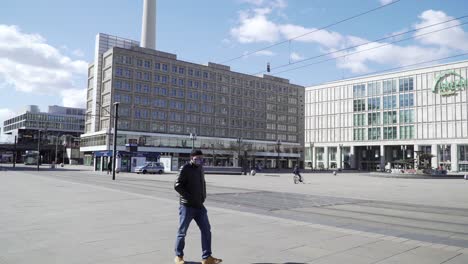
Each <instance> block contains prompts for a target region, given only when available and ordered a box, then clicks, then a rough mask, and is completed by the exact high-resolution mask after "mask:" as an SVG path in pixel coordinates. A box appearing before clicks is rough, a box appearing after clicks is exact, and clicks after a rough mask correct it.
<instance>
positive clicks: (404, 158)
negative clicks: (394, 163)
mask: <svg viewBox="0 0 468 264" xmlns="http://www.w3.org/2000/svg"><path fill="white" fill-rule="evenodd" d="M406 148H407V147H406V145H403V146H401V150H402V151H403V166H405V169H406Z"/></svg>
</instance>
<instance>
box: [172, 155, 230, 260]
mask: <svg viewBox="0 0 468 264" xmlns="http://www.w3.org/2000/svg"><path fill="white" fill-rule="evenodd" d="M174 189H175V190H176V191H177V192H178V193H179V196H180V198H179V203H180V206H179V229H178V231H177V239H176V244H175V255H176V257H175V259H174V262H175V263H176V264H184V263H185V261H184V247H185V236H186V234H187V230H188V227H189V225H190V222H192V220H195V222H196V223H197V225H198V228H199V229H200V233H201V241H202V264H218V263H221V262H222V260H221V259H217V258H214V257H213V256H212V255H211V254H212V252H211V226H210V222H209V220H208V211H207V210H206V208H205V206H204V205H203V203H204V202H205V199H206V182H205V176H204V173H203V153H202V151H201V150H198V149H194V150H192V152H191V153H190V162H189V163H188V164H185V165H184V166H183V167H182V169H181V170H180V172H179V176H178V177H177V180H176V182H175V184H174Z"/></svg>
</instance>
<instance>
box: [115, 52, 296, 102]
mask: <svg viewBox="0 0 468 264" xmlns="http://www.w3.org/2000/svg"><path fill="white" fill-rule="evenodd" d="M115 60H116V63H117V64H126V65H132V60H133V59H132V57H131V56H124V55H116V56H115ZM152 64H153V62H152V61H150V60H143V59H138V58H137V59H136V66H137V67H140V68H144V69H147V70H152V69H153V68H154V70H157V71H162V72H169V69H170V72H172V73H173V74H178V75H184V76H186V74H187V76H193V77H197V78H203V79H207V80H212V81H216V80H217V81H219V82H224V83H231V84H235V85H242V84H244V86H245V87H252V88H253V87H256V88H260V89H263V90H268V91H271V92H275V93H286V94H288V93H289V94H291V95H297V88H293V87H288V86H282V85H278V84H269V83H263V82H258V81H253V80H244V81H242V79H240V78H236V77H233V76H229V75H222V74H216V73H214V72H208V71H202V70H199V69H192V68H186V67H183V66H178V65H172V66H170V65H169V64H168V63H161V62H156V63H154V67H153V66H152ZM106 66H107V65H106ZM116 68H117V69H116V73H117V71H119V73H120V71H121V70H122V69H124V68H122V67H116ZM118 69H121V70H118ZM127 70H130V69H127ZM130 71H131V70H130ZM130 75H131V74H130ZM148 75H151V73H148ZM117 76H119V75H117ZM141 77H142V78H145V77H144V73H142V75H141Z"/></svg>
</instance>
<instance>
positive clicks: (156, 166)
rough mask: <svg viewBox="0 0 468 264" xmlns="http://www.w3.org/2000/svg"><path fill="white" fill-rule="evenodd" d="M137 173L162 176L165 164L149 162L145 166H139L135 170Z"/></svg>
mask: <svg viewBox="0 0 468 264" xmlns="http://www.w3.org/2000/svg"><path fill="white" fill-rule="evenodd" d="M135 172H136V173H137V174H140V173H143V174H146V173H158V174H162V173H163V172H164V164H162V163H161V162H147V163H146V164H145V165H143V166H139V167H136V168H135Z"/></svg>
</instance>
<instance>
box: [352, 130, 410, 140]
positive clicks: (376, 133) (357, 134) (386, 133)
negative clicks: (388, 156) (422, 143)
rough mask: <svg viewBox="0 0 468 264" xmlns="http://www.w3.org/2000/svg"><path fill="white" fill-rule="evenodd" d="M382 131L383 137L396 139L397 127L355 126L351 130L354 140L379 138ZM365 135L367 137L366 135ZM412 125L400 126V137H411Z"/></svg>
mask: <svg viewBox="0 0 468 264" xmlns="http://www.w3.org/2000/svg"><path fill="white" fill-rule="evenodd" d="M366 131H367V135H366ZM382 131H383V139H397V138H398V135H397V127H383V128H380V127H372V128H367V129H366V128H355V129H354V130H353V139H354V140H356V141H363V140H381V139H382V133H381V132H382ZM366 136H367V137H366ZM413 138H414V126H400V139H413Z"/></svg>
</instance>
